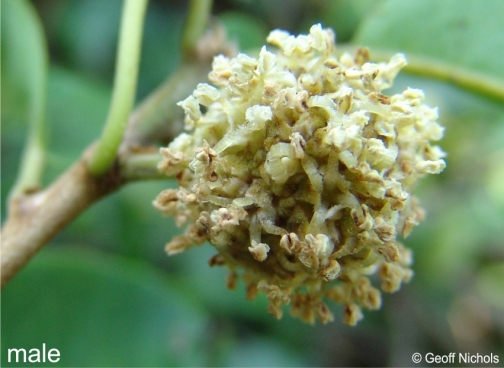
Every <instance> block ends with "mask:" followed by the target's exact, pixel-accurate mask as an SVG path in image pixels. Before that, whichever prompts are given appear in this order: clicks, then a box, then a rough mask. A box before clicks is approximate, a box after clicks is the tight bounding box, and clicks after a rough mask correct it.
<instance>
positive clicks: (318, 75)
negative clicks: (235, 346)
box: [154, 25, 445, 325]
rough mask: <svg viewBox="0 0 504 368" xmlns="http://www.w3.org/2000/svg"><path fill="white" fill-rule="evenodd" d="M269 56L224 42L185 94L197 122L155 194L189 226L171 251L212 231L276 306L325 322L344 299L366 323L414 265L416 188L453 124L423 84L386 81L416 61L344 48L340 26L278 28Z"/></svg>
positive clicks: (179, 141) (225, 256)
mask: <svg viewBox="0 0 504 368" xmlns="http://www.w3.org/2000/svg"><path fill="white" fill-rule="evenodd" d="M267 41H268V42H269V43H270V44H271V45H273V46H276V47H277V48H278V52H277V53H273V52H270V51H268V50H267V49H266V47H263V48H262V50H261V52H260V54H259V57H258V58H257V59H256V58H253V57H250V56H247V55H245V54H238V56H236V57H235V58H227V57H224V56H217V57H215V58H214V61H213V69H212V71H211V72H210V74H209V80H210V82H211V83H212V84H213V86H212V85H209V84H204V83H202V84H199V85H198V86H197V88H196V90H195V91H194V92H193V94H192V95H191V96H189V97H188V98H187V99H185V100H184V101H182V102H180V103H179V105H180V106H181V107H182V108H183V109H184V111H185V114H186V115H185V126H186V129H187V131H189V132H190V133H182V134H180V135H179V136H178V137H177V138H176V139H175V140H174V141H173V142H172V143H171V144H170V145H169V146H168V147H167V148H162V149H161V153H162V155H163V157H164V158H163V161H162V162H161V163H160V165H159V168H160V169H161V170H163V171H164V172H165V173H166V174H167V175H169V176H176V178H177V180H178V183H179V186H180V188H179V189H177V190H175V189H167V190H164V191H163V192H162V193H160V194H159V196H158V197H157V199H156V200H155V201H154V205H155V207H156V208H157V209H159V210H160V211H161V212H162V213H164V214H166V215H170V216H175V220H176V223H177V224H178V225H180V226H182V225H186V224H187V225H188V226H187V228H186V230H185V232H184V233H183V234H182V235H180V236H177V237H175V238H173V239H172V240H171V241H170V242H169V243H168V244H167V247H166V249H167V252H168V254H176V253H179V252H182V251H184V250H186V249H187V248H189V247H191V246H193V245H196V244H202V243H203V242H205V241H207V240H208V241H209V242H210V243H212V244H213V245H214V246H215V248H216V250H217V254H216V255H215V256H214V257H212V258H211V259H210V261H209V263H210V265H211V266H214V265H227V266H228V267H229V268H230V276H229V277H228V286H229V287H230V288H234V286H235V285H236V282H237V279H238V278H239V277H241V279H242V280H244V282H245V284H246V288H247V297H249V298H254V297H255V296H256V295H257V293H258V292H262V293H264V294H265V295H266V297H267V298H268V299H269V308H268V309H269V312H270V313H271V314H273V315H274V316H276V317H277V318H280V317H281V316H282V312H283V309H282V305H284V304H290V305H291V313H292V315H294V316H297V317H299V318H301V319H302V320H304V321H307V322H310V323H313V322H314V321H315V320H316V319H318V320H320V321H322V322H324V323H325V322H328V321H332V320H333V315H332V313H331V311H330V309H329V308H328V306H327V305H326V300H333V301H335V302H338V303H342V304H343V306H344V307H343V314H344V317H343V320H344V322H345V323H347V324H350V325H354V324H356V323H357V321H358V320H359V319H361V318H362V311H361V308H362V307H364V308H367V309H377V308H379V307H380V304H381V294H380V291H379V289H378V288H376V287H374V286H372V284H371V281H370V278H369V276H370V275H373V274H377V276H378V277H379V279H381V289H382V290H383V291H386V292H394V291H396V290H398V289H399V287H400V286H401V283H402V282H407V281H408V280H409V279H410V277H411V276H412V271H411V270H410V268H409V267H408V266H409V265H410V264H411V261H412V257H411V252H410V251H409V250H408V249H406V248H405V247H404V246H403V245H402V244H400V243H399V242H398V241H397V240H396V237H397V236H398V234H401V235H402V236H403V237H406V236H407V235H408V234H409V233H410V231H411V229H412V227H413V226H415V225H417V224H418V223H419V221H421V220H422V218H423V211H422V209H421V208H420V207H419V206H418V205H417V200H416V199H415V197H414V196H413V195H412V191H413V189H414V187H415V185H416V183H417V180H418V179H419V178H420V177H421V176H423V175H424V174H436V173H439V172H440V171H441V170H443V168H444V167H445V163H444V161H443V160H442V157H443V155H444V154H443V151H442V150H441V149H440V148H439V147H437V146H432V145H431V144H430V142H431V141H436V140H439V139H440V138H441V137H442V135H443V129H442V127H441V126H440V125H439V124H438V123H437V118H438V116H437V110H436V109H432V108H430V107H428V106H426V105H425V104H424V95H423V93H422V91H420V90H416V89H407V90H405V91H404V92H403V93H401V94H396V95H393V96H387V95H385V94H383V93H382V92H381V91H382V90H383V89H385V88H388V87H390V86H391V83H392V81H393V79H394V77H395V76H396V74H397V73H398V72H399V70H400V69H401V68H402V67H403V66H404V65H405V64H406V60H405V58H404V56H403V55H401V54H398V55H395V56H394V57H392V59H391V60H390V61H389V62H388V63H379V64H377V63H371V62H369V53H368V51H367V50H366V49H359V50H358V51H357V53H356V55H355V56H354V57H352V56H350V55H348V54H344V55H342V56H341V57H340V58H337V57H336V56H335V55H334V49H335V43H334V34H333V32H332V31H331V30H329V29H322V27H321V26H320V25H315V26H313V27H312V28H311V29H310V33H309V34H308V35H299V36H297V37H295V36H292V35H290V34H289V33H287V32H284V31H280V30H275V31H273V32H271V33H270V35H269V36H268V39H267Z"/></svg>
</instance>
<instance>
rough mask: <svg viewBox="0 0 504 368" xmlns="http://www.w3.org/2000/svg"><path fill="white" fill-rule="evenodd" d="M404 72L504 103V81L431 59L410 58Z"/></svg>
mask: <svg viewBox="0 0 504 368" xmlns="http://www.w3.org/2000/svg"><path fill="white" fill-rule="evenodd" d="M404 71H405V72H408V73H411V74H415V75H420V76H424V77H429V78H434V79H439V80H442V81H445V82H449V83H452V84H454V85H456V86H457V87H460V88H462V89H465V90H467V91H470V92H473V93H476V94H479V95H482V96H485V97H488V98H491V99H493V100H497V101H500V102H504V81H502V80H499V79H496V78H491V77H489V76H488V75H486V74H483V73H479V72H475V71H472V70H470V69H466V68H461V67H458V66H454V65H453V64H449V63H444V62H440V61H437V60H436V61H435V60H432V59H426V58H420V57H411V58H408V65H407V66H406V67H405V68H404Z"/></svg>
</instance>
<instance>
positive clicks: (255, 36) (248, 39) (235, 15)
mask: <svg viewBox="0 0 504 368" xmlns="http://www.w3.org/2000/svg"><path fill="white" fill-rule="evenodd" d="M219 19H220V20H221V21H222V23H224V26H225V27H226V33H227V35H228V39H230V40H232V41H236V42H238V45H239V49H240V50H251V49H254V48H260V47H261V46H262V45H264V44H265V42H266V37H267V36H268V30H267V28H266V25H265V24H264V23H263V22H262V21H261V20H260V19H257V18H256V17H253V16H251V15H248V14H245V13H239V12H226V13H222V14H219Z"/></svg>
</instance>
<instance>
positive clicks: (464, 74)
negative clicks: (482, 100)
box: [338, 45, 504, 102]
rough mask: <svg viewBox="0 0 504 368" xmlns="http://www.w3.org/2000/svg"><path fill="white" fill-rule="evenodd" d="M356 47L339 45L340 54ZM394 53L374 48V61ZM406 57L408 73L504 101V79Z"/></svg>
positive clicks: (352, 51)
mask: <svg viewBox="0 0 504 368" xmlns="http://www.w3.org/2000/svg"><path fill="white" fill-rule="evenodd" d="M356 49H357V47H356V46H353V45H343V46H339V47H338V54H342V53H343V52H348V53H350V54H354V53H355V50H356ZM392 55H394V52H391V51H388V50H377V49H374V48H373V49H372V50H371V59H372V60H373V61H388V60H389V59H390V58H391V57H392ZM406 58H407V60H408V65H406V66H405V67H404V69H403V70H404V71H405V72H406V73H410V74H413V75H420V76H423V77H428V78H433V79H438V80H442V81H445V82H448V83H451V84H453V85H455V86H457V87H459V88H462V89H465V90H467V91H469V92H472V93H476V94H478V95H481V96H484V97H487V98H490V99H493V100H496V101H500V102H504V81H503V80H499V79H498V78H495V77H491V76H489V75H487V74H484V73H481V72H477V71H474V70H471V69H468V68H465V67H460V66H457V65H453V64H451V63H449V62H444V61H440V60H437V59H433V58H429V57H423V56H418V55H413V54H410V53H407V54H406Z"/></svg>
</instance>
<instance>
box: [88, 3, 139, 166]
mask: <svg viewBox="0 0 504 368" xmlns="http://www.w3.org/2000/svg"><path fill="white" fill-rule="evenodd" d="M147 2H148V1H147V0H124V5H123V13H122V19H121V30H120V35H119V46H118V52H117V54H118V55H117V63H116V72H115V79H114V90H113V92H112V102H111V104H110V110H109V114H108V117H107V122H106V124H105V128H104V130H103V133H102V137H101V139H100V141H99V142H98V146H97V148H96V151H95V152H94V154H93V156H92V157H91V159H90V161H89V163H88V167H89V171H90V172H91V174H92V175H95V176H100V175H103V174H104V173H105V172H106V171H107V170H108V169H109V168H110V166H111V165H112V162H113V161H114V160H115V158H116V152H117V149H118V147H119V145H120V143H121V141H122V138H123V135H124V131H125V129H126V126H127V122H128V116H129V114H130V112H131V110H132V108H133V103H134V100H135V93H136V86H137V80H138V69H139V64H140V52H141V45H142V33H143V23H144V19H145V11H146V9H147Z"/></svg>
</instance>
